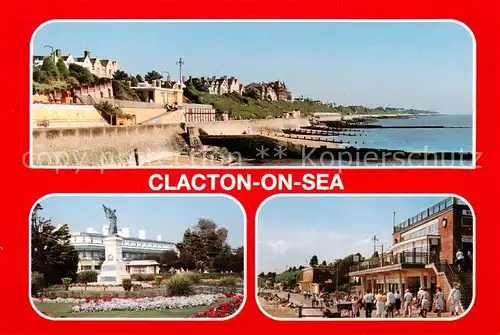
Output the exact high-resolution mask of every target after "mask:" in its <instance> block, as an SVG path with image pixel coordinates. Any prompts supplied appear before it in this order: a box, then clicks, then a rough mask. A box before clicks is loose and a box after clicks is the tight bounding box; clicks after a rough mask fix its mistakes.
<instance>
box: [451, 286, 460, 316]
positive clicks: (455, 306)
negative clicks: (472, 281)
mask: <svg viewBox="0 0 500 335" xmlns="http://www.w3.org/2000/svg"><path fill="white" fill-rule="evenodd" d="M460 298H462V294H461V293H460V290H459V289H458V284H457V285H455V287H453V288H452V289H451V291H450V295H449V296H448V301H449V302H451V315H458V314H459V313H460V310H461V306H460Z"/></svg>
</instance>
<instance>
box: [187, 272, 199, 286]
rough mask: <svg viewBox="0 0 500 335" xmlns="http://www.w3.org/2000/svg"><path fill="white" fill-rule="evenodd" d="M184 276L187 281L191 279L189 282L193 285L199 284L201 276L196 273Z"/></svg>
mask: <svg viewBox="0 0 500 335" xmlns="http://www.w3.org/2000/svg"><path fill="white" fill-rule="evenodd" d="M186 276H188V277H189V279H191V282H192V283H193V284H199V283H200V282H201V276H200V275H199V274H198V273H196V272H188V273H187V274H186Z"/></svg>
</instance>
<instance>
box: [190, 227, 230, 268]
mask: <svg viewBox="0 0 500 335" xmlns="http://www.w3.org/2000/svg"><path fill="white" fill-rule="evenodd" d="M227 235H228V231H227V229H226V228H219V227H217V224H216V223H215V222H214V221H213V220H212V219H208V218H201V219H199V220H198V224H197V225H196V226H194V227H192V228H188V229H186V231H185V232H184V238H183V241H182V247H183V248H184V249H185V250H186V251H187V252H188V253H189V254H190V255H191V256H192V257H193V260H194V262H195V264H196V267H197V268H198V269H202V270H203V269H207V268H210V267H212V266H215V265H216V266H217V268H218V270H220V271H228V270H230V265H231V262H230V258H231V256H230V255H231V248H230V247H229V245H228V244H227V243H226V239H227ZM215 260H216V264H214V261H215ZM223 264H225V265H226V267H225V268H224V269H222V268H221V266H222V265H223Z"/></svg>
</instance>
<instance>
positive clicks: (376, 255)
mask: <svg viewBox="0 0 500 335" xmlns="http://www.w3.org/2000/svg"><path fill="white" fill-rule="evenodd" d="M378 257H379V255H378V251H376V250H375V252H374V253H373V255H372V257H371V258H372V259H374V258H378Z"/></svg>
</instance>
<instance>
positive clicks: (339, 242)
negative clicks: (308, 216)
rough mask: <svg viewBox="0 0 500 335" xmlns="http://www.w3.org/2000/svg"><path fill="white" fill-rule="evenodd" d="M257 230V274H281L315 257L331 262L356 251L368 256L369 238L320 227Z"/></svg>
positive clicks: (269, 226)
mask: <svg viewBox="0 0 500 335" xmlns="http://www.w3.org/2000/svg"><path fill="white" fill-rule="evenodd" d="M259 226H260V227H259V228H258V236H257V238H258V245H257V248H258V253H257V257H258V260H257V261H258V271H259V272H261V271H264V272H268V271H282V270H284V269H285V267H291V266H300V265H306V261H307V262H308V261H309V259H310V258H311V257H312V256H313V255H316V256H318V259H319V261H320V262H322V261H326V262H327V263H330V262H333V261H334V260H335V259H338V258H344V257H346V256H348V255H350V254H353V253H356V252H360V253H361V254H362V255H364V256H370V255H371V253H372V250H373V244H370V243H367V242H369V241H370V238H369V237H367V238H364V236H357V235H352V234H346V233H343V232H340V231H336V230H329V231H325V230H324V229H322V228H316V227H314V226H312V227H293V226H289V225H287V224H284V225H281V224H266V223H264V222H261V223H260V224H259Z"/></svg>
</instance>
